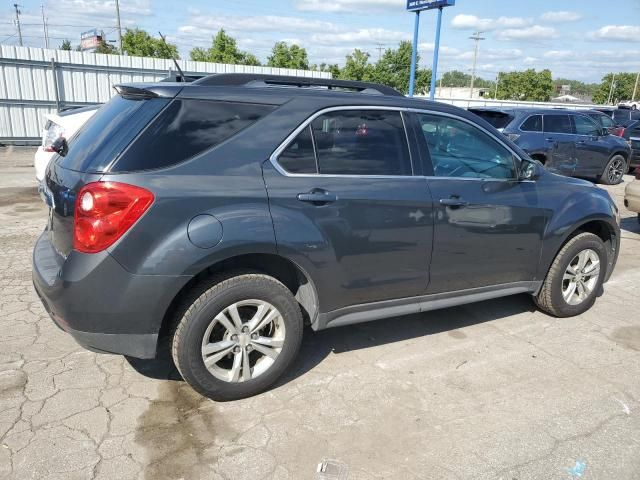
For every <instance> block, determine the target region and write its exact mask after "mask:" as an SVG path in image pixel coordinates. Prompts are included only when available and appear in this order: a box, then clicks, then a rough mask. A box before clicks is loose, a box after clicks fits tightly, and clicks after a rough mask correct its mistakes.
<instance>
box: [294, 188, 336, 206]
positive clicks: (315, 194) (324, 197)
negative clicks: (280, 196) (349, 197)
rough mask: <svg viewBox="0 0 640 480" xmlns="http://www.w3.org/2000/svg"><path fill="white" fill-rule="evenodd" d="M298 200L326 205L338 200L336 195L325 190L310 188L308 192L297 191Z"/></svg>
mask: <svg viewBox="0 0 640 480" xmlns="http://www.w3.org/2000/svg"><path fill="white" fill-rule="evenodd" d="M297 198H298V200H300V201H301V202H308V203H313V204H314V205H326V204H327V203H332V202H335V201H336V200H338V196H337V195H335V194H333V193H330V192H327V191H326V190H311V191H310V192H309V193H299V194H298V197H297Z"/></svg>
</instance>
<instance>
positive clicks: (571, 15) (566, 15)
mask: <svg viewBox="0 0 640 480" xmlns="http://www.w3.org/2000/svg"><path fill="white" fill-rule="evenodd" d="M540 18H541V19H542V20H544V21H545V22H550V23H566V22H576V21H578V20H580V19H581V18H582V14H580V13H578V12H568V11H566V10H560V11H552V12H545V13H543V14H542V15H540Z"/></svg>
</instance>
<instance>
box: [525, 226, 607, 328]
mask: <svg viewBox="0 0 640 480" xmlns="http://www.w3.org/2000/svg"><path fill="white" fill-rule="evenodd" d="M606 265H607V252H606V248H605V245H604V242H603V241H602V239H600V237H598V236H597V235H594V234H593V233H587V232H585V233H580V234H578V235H576V236H575V237H573V238H572V239H571V240H569V241H568V242H567V243H566V244H565V245H564V246H563V247H562V249H560V251H559V252H558V254H557V255H556V258H555V259H554V261H553V263H552V264H551V268H550V269H549V272H548V273H547V278H545V280H544V283H543V284H542V288H541V289H540V292H539V293H538V295H537V296H536V297H535V301H536V304H537V305H538V307H540V309H541V310H544V311H545V312H547V313H550V314H551V315H554V316H556V317H572V316H574V315H580V314H581V313H583V312H586V311H587V310H589V309H590V308H591V306H592V305H593V304H594V303H595V301H596V296H597V293H598V291H599V290H600V288H601V286H602V283H603V281H604V275H605V270H606Z"/></svg>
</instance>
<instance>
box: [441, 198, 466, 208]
mask: <svg viewBox="0 0 640 480" xmlns="http://www.w3.org/2000/svg"><path fill="white" fill-rule="evenodd" d="M440 205H444V206H446V207H466V206H467V205H469V202H465V201H464V200H462V199H461V198H457V197H452V198H441V199H440Z"/></svg>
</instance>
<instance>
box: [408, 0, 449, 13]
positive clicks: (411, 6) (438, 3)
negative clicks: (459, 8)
mask: <svg viewBox="0 0 640 480" xmlns="http://www.w3.org/2000/svg"><path fill="white" fill-rule="evenodd" d="M455 4H456V0H407V10H408V11H410V12H417V11H419V10H432V9H434V8H442V7H451V6H453V5H455Z"/></svg>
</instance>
